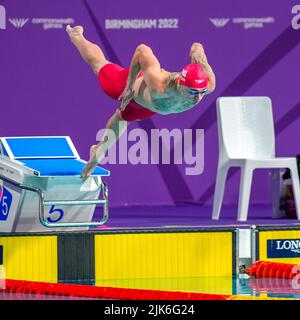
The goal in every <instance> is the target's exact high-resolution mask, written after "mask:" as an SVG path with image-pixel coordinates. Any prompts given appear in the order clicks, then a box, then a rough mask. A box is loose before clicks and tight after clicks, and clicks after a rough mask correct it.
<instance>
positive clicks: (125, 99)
mask: <svg viewBox="0 0 300 320" xmlns="http://www.w3.org/2000/svg"><path fill="white" fill-rule="evenodd" d="M133 96H134V91H133V89H132V88H131V87H128V86H126V87H125V89H124V91H123V92H122V94H121V95H120V97H119V98H118V100H119V101H120V100H121V101H122V102H121V105H120V107H119V109H120V110H121V111H123V110H125V108H126V106H127V105H128V103H129V102H130V101H131V100H132V98H133Z"/></svg>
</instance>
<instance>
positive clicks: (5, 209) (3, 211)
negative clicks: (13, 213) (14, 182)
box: [2, 196, 9, 216]
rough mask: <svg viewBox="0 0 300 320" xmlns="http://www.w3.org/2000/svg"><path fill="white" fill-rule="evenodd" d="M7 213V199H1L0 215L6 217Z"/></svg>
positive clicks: (4, 197)
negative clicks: (0, 210)
mask: <svg viewBox="0 0 300 320" xmlns="http://www.w3.org/2000/svg"><path fill="white" fill-rule="evenodd" d="M8 211H9V207H8V203H7V197H6V196H3V197H2V214H3V216H7V215H8Z"/></svg>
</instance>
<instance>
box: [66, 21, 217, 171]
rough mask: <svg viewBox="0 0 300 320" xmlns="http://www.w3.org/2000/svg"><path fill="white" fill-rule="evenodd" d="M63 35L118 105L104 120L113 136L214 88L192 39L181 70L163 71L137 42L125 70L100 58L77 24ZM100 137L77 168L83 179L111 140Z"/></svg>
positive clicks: (190, 103) (178, 109) (184, 106)
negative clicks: (83, 165)
mask: <svg viewBox="0 0 300 320" xmlns="http://www.w3.org/2000/svg"><path fill="white" fill-rule="evenodd" d="M66 30H67V33H68V34H69V36H70V39H71V41H72V43H73V44H74V45H75V46H76V48H77V49H78V51H79V53H80V54H81V56H82V58H83V59H84V61H85V62H86V63H87V64H89V65H90V66H91V68H92V69H93V71H94V73H95V74H96V75H97V76H98V79H99V84H100V86H101V88H102V90H103V91H104V92H105V93H106V94H107V95H108V96H110V97H111V98H113V99H115V100H120V101H121V105H120V107H119V108H117V109H116V111H115V112H114V114H113V115H112V116H111V118H110V119H109V120H108V123H107V126H106V129H109V130H113V132H114V133H115V137H116V139H118V138H119V137H120V136H121V134H122V133H123V132H124V131H125V129H126V126H127V124H128V123H129V122H132V121H136V120H144V119H148V118H150V117H151V116H153V115H154V114H156V113H158V114H163V115H166V114H171V113H179V112H184V111H186V110H189V109H191V108H193V107H194V106H196V105H197V104H198V103H199V102H200V101H201V100H202V98H203V96H204V95H207V94H209V93H211V92H213V91H214V89H215V86H216V78H215V75H214V72H213V70H212V68H211V66H210V65H209V64H208V62H207V58H206V55H205V52H204V49H203V46H202V45H201V44H200V43H193V45H192V47H191V50H190V60H191V63H190V64H188V65H187V66H185V67H184V68H183V70H182V72H181V73H179V72H168V71H166V70H164V69H162V68H161V67H160V63H159V61H158V60H157V58H156V57H155V55H154V54H153V52H152V50H151V48H150V47H148V46H146V45H145V44H140V45H139V46H138V47H137V48H136V50H135V53H134V55H133V57H132V60H131V64H130V67H129V68H123V67H121V66H119V65H117V64H114V63H112V62H110V61H108V60H107V59H106V57H105V56H104V54H103V52H102V50H101V49H100V47H99V46H97V45H96V44H94V43H92V42H90V41H88V40H87V39H86V38H85V37H84V35H83V27H81V26H76V27H74V28H72V27H71V26H69V25H68V26H67V28H66ZM105 136H106V134H105V133H104V136H103V139H101V141H100V142H99V143H98V144H97V145H93V146H92V147H91V150H90V159H89V161H88V163H87V164H86V165H85V167H84V168H83V172H82V177H88V176H89V175H91V173H92V172H93V171H94V169H95V167H96V166H97V164H98V163H100V161H101V160H102V159H103V157H104V155H105V153H106V151H107V150H108V148H110V146H111V145H112V144H113V143H115V141H112V140H111V141H106V140H105Z"/></svg>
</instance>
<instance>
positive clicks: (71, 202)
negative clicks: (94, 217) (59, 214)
mask: <svg viewBox="0 0 300 320" xmlns="http://www.w3.org/2000/svg"><path fill="white" fill-rule="evenodd" d="M105 203H106V200H57V201H56V200H51V201H46V200H45V201H44V202H43V205H44V206H53V205H58V206H68V205H70V206H71V205H73V206H80V205H93V204H94V205H95V204H105Z"/></svg>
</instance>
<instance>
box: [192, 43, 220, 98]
mask: <svg viewBox="0 0 300 320" xmlns="http://www.w3.org/2000/svg"><path fill="white" fill-rule="evenodd" d="M190 59H191V62H192V63H196V64H199V65H201V66H202V67H203V68H204V70H205V71H206V73H207V75H208V78H209V86H208V91H207V93H211V92H213V91H214V90H215V88H216V77H215V74H214V72H213V70H212V68H211V66H210V65H209V63H208V61H207V57H206V54H205V52H204V48H203V46H202V44H201V43H198V42H194V43H193V45H192V47H191V51H190ZM207 93H206V94H207Z"/></svg>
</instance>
